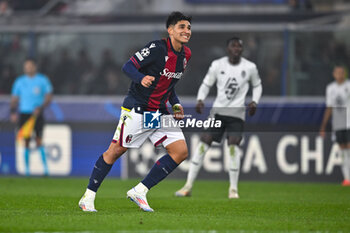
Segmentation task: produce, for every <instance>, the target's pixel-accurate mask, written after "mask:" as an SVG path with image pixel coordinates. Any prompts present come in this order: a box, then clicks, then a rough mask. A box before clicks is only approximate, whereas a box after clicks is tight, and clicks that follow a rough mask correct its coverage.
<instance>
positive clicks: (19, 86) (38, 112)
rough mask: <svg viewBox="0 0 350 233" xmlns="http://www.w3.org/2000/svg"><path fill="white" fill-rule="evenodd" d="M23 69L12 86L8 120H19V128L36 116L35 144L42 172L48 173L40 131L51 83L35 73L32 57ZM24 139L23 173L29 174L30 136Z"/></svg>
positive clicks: (14, 121) (27, 60) (41, 130)
mask: <svg viewBox="0 0 350 233" xmlns="http://www.w3.org/2000/svg"><path fill="white" fill-rule="evenodd" d="M23 69H24V74H23V75H22V76H20V77H18V78H17V79H16V81H15V82H14V84H13V87H12V96H11V104H10V111H11V115H10V120H11V121H12V122H13V123H17V122H19V128H21V127H22V126H23V124H24V123H26V122H27V120H28V119H29V118H30V117H31V116H35V117H36V122H35V126H34V131H35V138H36V145H37V147H38V149H39V151H40V154H41V158H42V162H43V165H44V174H45V175H48V174H49V170H48V167H47V162H46V155H45V149H44V147H43V146H42V133H43V127H44V116H43V110H44V109H45V107H47V106H48V105H49V104H50V102H51V100H52V85H51V82H50V80H49V79H48V78H47V77H46V76H45V75H43V74H40V73H37V66H36V62H35V60H34V59H32V58H28V59H26V60H25V62H24V65H23ZM18 112H19V117H18ZM18 118H19V119H18ZM24 140H25V149H24V161H25V174H26V175H30V171H29V157H30V149H29V142H30V138H25V139H24Z"/></svg>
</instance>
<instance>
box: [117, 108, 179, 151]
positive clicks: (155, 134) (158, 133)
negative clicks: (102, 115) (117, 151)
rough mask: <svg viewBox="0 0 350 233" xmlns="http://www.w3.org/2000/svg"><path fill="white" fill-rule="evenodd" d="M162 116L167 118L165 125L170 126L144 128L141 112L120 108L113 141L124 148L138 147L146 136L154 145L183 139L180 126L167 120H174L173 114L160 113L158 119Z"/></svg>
mask: <svg viewBox="0 0 350 233" xmlns="http://www.w3.org/2000/svg"><path fill="white" fill-rule="evenodd" d="M164 117H165V118H167V119H166V121H167V122H168V124H167V125H172V127H161V128H158V129H149V128H144V125H143V121H144V118H143V114H140V113H136V112H135V111H134V109H132V110H131V111H127V110H125V109H122V111H121V113H120V120H119V123H118V127H117V129H116V131H115V133H114V137H113V142H118V141H119V144H120V145H121V146H123V147H126V148H139V147H140V146H141V145H142V144H143V143H144V141H145V140H146V139H147V138H149V139H150V140H151V142H152V143H153V145H154V146H155V147H157V146H159V145H161V144H162V145H163V147H166V146H167V145H169V144H171V143H173V142H175V141H178V140H185V137H184V135H183V133H182V130H181V129H180V127H178V126H175V125H176V124H169V121H173V122H174V121H175V119H174V118H173V116H172V115H161V116H160V118H161V119H160V120H161V121H162V118H164ZM119 139H120V140H119Z"/></svg>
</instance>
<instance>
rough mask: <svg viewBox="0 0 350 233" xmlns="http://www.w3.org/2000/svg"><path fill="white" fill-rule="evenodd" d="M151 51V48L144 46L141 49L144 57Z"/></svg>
mask: <svg viewBox="0 0 350 233" xmlns="http://www.w3.org/2000/svg"><path fill="white" fill-rule="evenodd" d="M150 53H151V51H150V50H149V48H143V49H141V55H142V56H143V57H147V56H148V55H149V54H150Z"/></svg>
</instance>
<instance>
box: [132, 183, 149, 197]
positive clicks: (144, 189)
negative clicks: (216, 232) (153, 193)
mask: <svg viewBox="0 0 350 233" xmlns="http://www.w3.org/2000/svg"><path fill="white" fill-rule="evenodd" d="M134 189H135V190H136V192H138V193H144V194H147V192H148V190H149V189H148V188H147V187H146V186H145V185H144V184H142V183H141V182H140V183H138V185H136V186H135V187H134Z"/></svg>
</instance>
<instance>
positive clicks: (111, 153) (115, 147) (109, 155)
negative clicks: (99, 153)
mask: <svg viewBox="0 0 350 233" xmlns="http://www.w3.org/2000/svg"><path fill="white" fill-rule="evenodd" d="M127 150H128V148H125V147H122V146H120V145H119V144H118V143H111V145H110V146H109V148H108V150H106V151H105V152H104V153H103V157H104V158H105V159H106V160H108V162H110V163H111V162H113V163H114V162H115V161H116V160H117V159H118V158H119V157H120V156H121V155H122V154H124V153H125V152H126V151H127Z"/></svg>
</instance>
